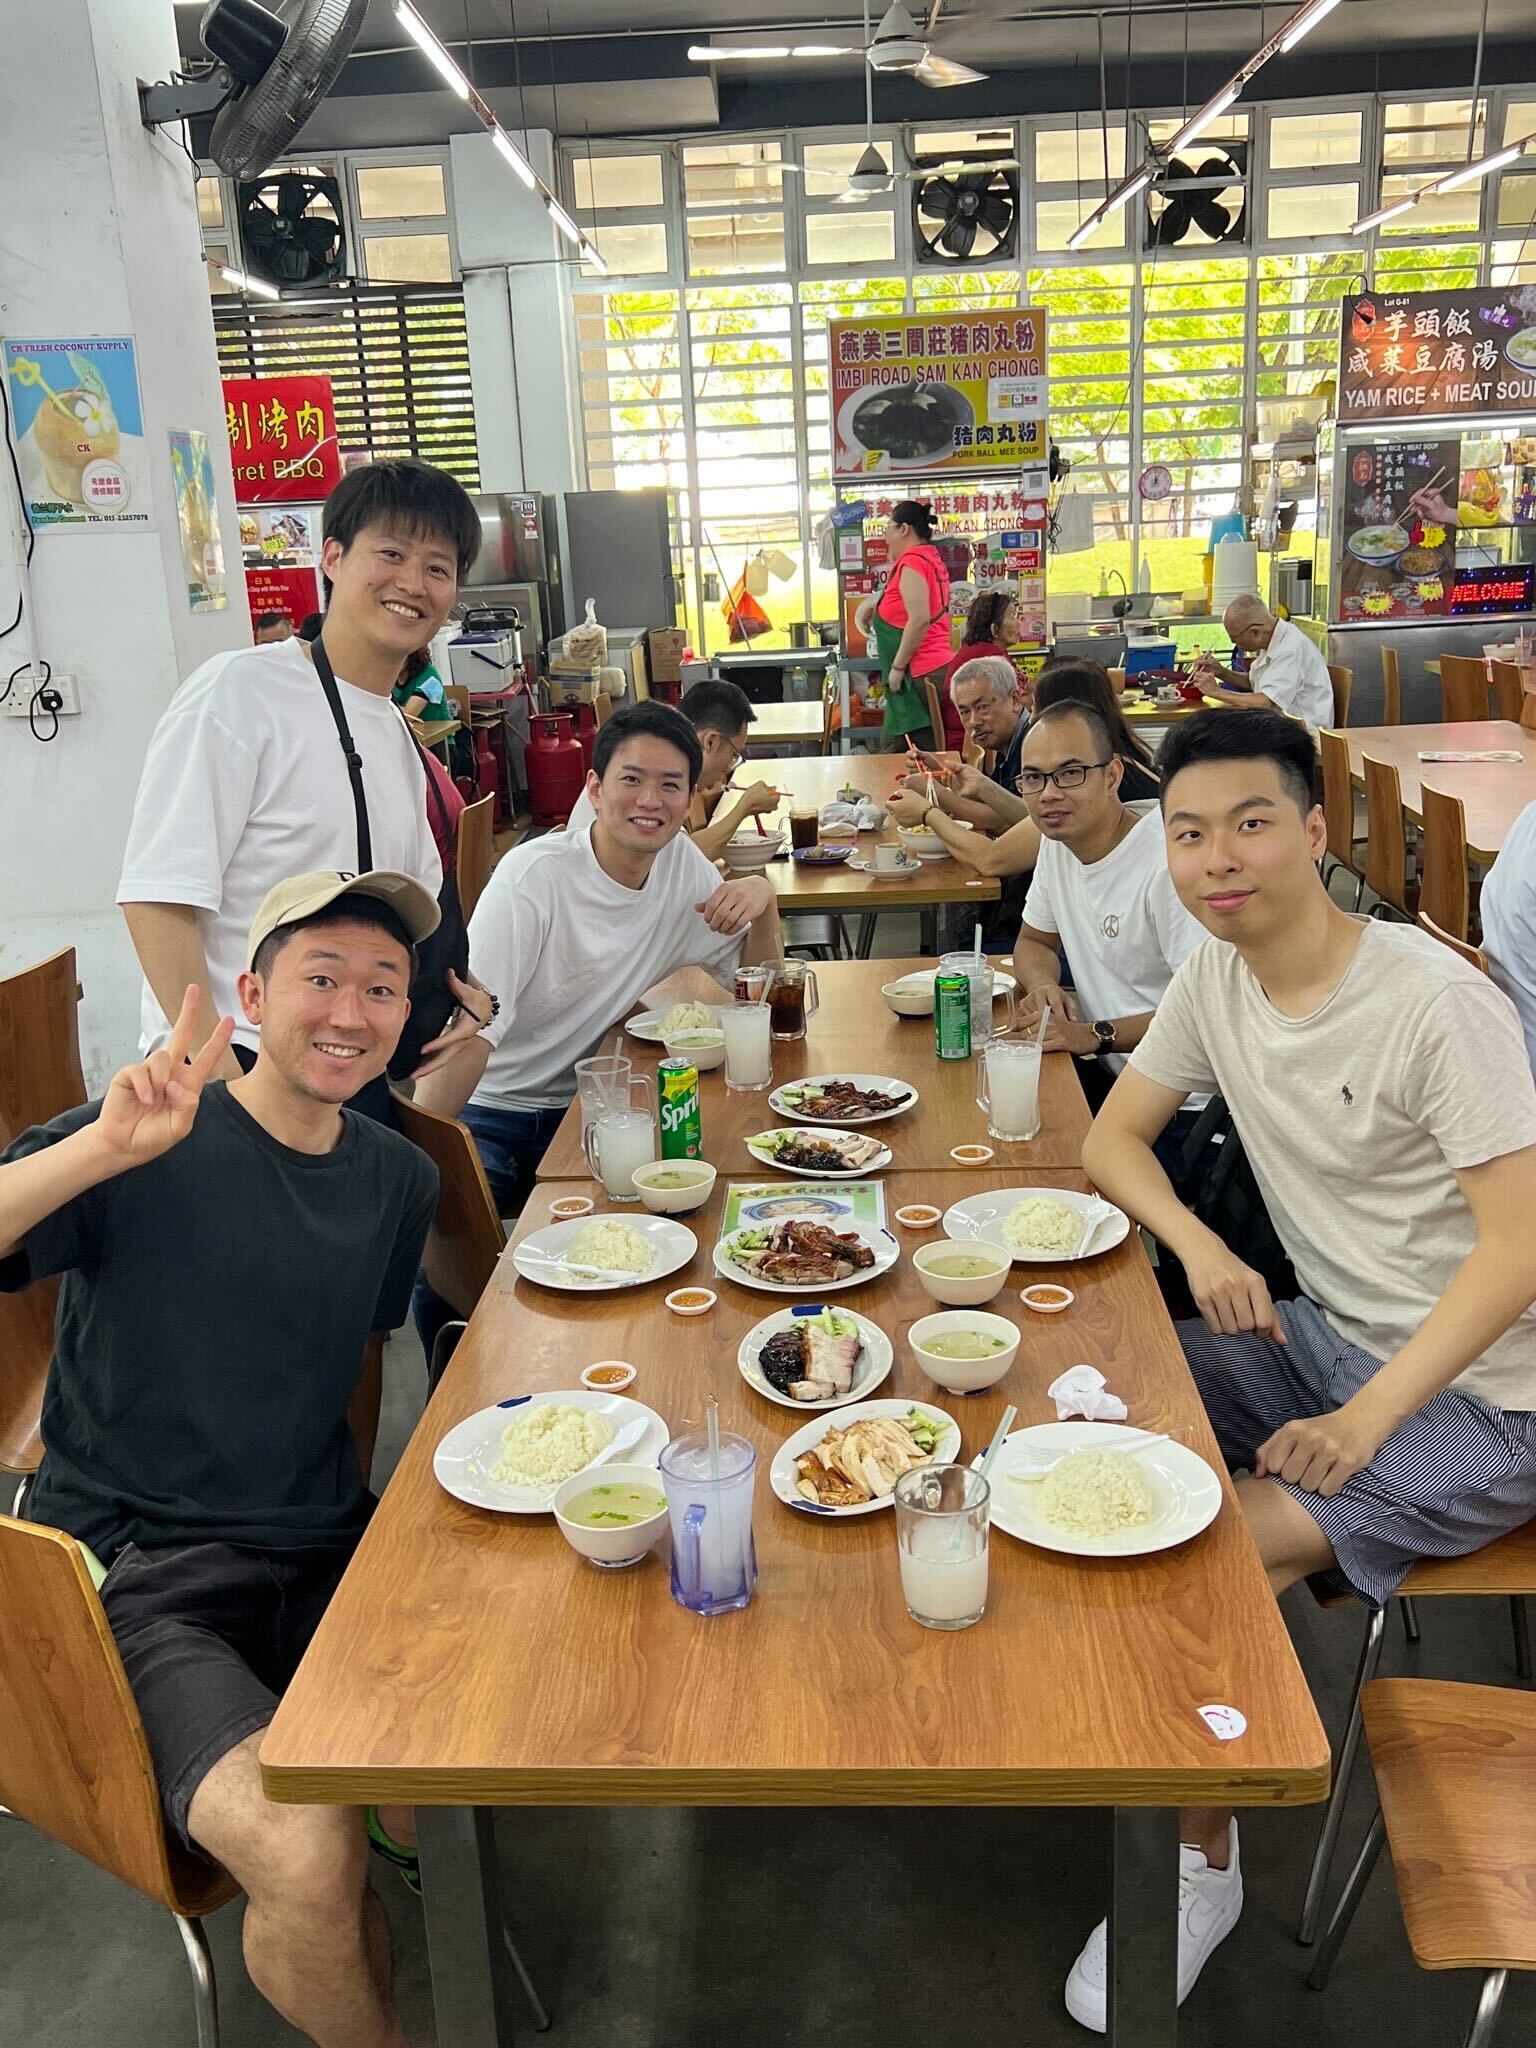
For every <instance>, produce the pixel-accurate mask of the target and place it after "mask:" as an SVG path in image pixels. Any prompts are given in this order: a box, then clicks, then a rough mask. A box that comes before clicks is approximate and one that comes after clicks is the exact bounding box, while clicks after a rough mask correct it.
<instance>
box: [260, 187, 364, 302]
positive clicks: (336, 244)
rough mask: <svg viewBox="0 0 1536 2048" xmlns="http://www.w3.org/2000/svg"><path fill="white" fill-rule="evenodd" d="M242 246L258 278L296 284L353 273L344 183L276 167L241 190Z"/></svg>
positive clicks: (320, 282)
mask: <svg viewBox="0 0 1536 2048" xmlns="http://www.w3.org/2000/svg"><path fill="white" fill-rule="evenodd" d="M239 211H240V246H241V247H242V249H244V251H245V267H246V269H247V270H248V271H249V272H250V273H251V274H252V276H254V277H263V278H266V279H267V281H268V282H269V283H271V284H275V285H278V286H280V287H288V288H292V287H295V286H299V285H305V286H311V287H313V286H318V285H326V284H335V283H336V282H337V281H338V280H339V279H341V278H344V277H345V276H346V274H347V238H346V234H345V232H344V230H343V228H342V225H341V186H340V184H339V182H338V181H337V180H336V179H335V178H326V177H316V176H313V175H312V174H311V173H309V172H307V171H275V172H273V174H272V176H271V177H269V178H258V179H256V180H255V181H254V182H253V183H251V184H243V185H241V187H240V191H239Z"/></svg>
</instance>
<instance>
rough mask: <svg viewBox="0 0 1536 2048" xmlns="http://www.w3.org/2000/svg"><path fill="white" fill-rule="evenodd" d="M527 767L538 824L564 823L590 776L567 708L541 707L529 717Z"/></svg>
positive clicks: (534, 816)
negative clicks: (541, 708)
mask: <svg viewBox="0 0 1536 2048" xmlns="http://www.w3.org/2000/svg"><path fill="white" fill-rule="evenodd" d="M529 725H530V728H531V730H530V734H529V739H528V751H527V755H526V758H525V763H524V765H525V767H526V769H527V771H528V801H529V807H530V809H531V810H532V812H533V822H534V824H535V825H563V824H564V823H565V821H566V819H567V818H568V817H569V816H570V814H571V806H572V804H574V803H575V801H576V799H577V797H578V796H579V795H580V793H581V791H582V789H583V788H584V787H585V784H586V780H587V771H586V767H585V764H584V763H583V761H582V755H581V748H580V746H579V745H578V744H577V742H576V740H575V739H574V737H573V736H572V733H571V718H570V713H569V712H567V711H539V712H535V713H534V714H533V716H532V718H531V719H530V720H529Z"/></svg>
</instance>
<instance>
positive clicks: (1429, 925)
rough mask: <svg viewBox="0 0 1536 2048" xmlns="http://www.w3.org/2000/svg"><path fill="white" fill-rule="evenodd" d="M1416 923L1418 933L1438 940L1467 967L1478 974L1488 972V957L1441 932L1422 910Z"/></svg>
mask: <svg viewBox="0 0 1536 2048" xmlns="http://www.w3.org/2000/svg"><path fill="white" fill-rule="evenodd" d="M1418 921H1419V930H1420V931H1422V932H1428V933H1429V936H1430V937H1431V938H1432V939H1438V940H1439V941H1440V943H1441V945H1442V946H1449V947H1450V949H1451V951H1452V952H1453V953H1459V954H1460V955H1461V957H1462V959H1463V960H1465V961H1466V963H1467V965H1468V966H1469V967H1475V968H1476V969H1477V971H1478V973H1479V974H1486V973H1487V972H1488V955H1487V954H1486V953H1484V952H1482V951H1480V950H1479V948H1478V947H1476V946H1469V945H1468V944H1467V943H1466V941H1465V940H1463V939H1457V938H1453V937H1452V936H1451V934H1450V933H1449V932H1446V931H1442V930H1441V929H1440V927H1439V925H1437V924H1436V923H1435V921H1434V919H1433V918H1432V917H1426V916H1425V914H1424V912H1423V911H1422V910H1421V911H1420V912H1419V920H1418Z"/></svg>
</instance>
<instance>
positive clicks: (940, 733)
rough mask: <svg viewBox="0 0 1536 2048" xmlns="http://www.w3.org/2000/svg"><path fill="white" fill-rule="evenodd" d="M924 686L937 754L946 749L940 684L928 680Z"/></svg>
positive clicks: (934, 747) (934, 748)
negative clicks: (939, 690)
mask: <svg viewBox="0 0 1536 2048" xmlns="http://www.w3.org/2000/svg"><path fill="white" fill-rule="evenodd" d="M923 688H924V689H925V690H926V691H927V693H928V718H929V721H930V723H931V725H932V727H933V750H934V752H935V753H936V754H942V753H943V751H944V707H943V705H942V704H941V703H940V702H939V692H938V686H937V685H936V684H935V683H933V682H927V683H925V684H924V685H923Z"/></svg>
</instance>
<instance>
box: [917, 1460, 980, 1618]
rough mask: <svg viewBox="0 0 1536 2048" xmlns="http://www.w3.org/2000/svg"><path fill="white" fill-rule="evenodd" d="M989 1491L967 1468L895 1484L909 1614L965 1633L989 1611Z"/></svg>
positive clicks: (941, 1469) (927, 1468)
mask: <svg viewBox="0 0 1536 2048" xmlns="http://www.w3.org/2000/svg"><path fill="white" fill-rule="evenodd" d="M991 1506H992V1489H991V1487H990V1486H989V1485H988V1483H987V1481H986V1480H985V1479H983V1478H982V1477H981V1476H980V1474H979V1473H977V1472H973V1471H972V1470H971V1468H970V1466H969V1465H920V1466H919V1467H918V1468H917V1470H916V1471H915V1472H903V1473H902V1475H901V1477H900V1478H899V1479H898V1480H897V1482H896V1550H897V1555H898V1557H899V1559H900V1561H901V1590H902V1594H903V1597H904V1598H905V1600H906V1603H907V1612H908V1614H910V1615H911V1617H912V1619H913V1620H914V1621H916V1622H920V1623H921V1624H922V1626H923V1627H924V1628H945V1629H956V1628H969V1627H970V1626H971V1624H972V1622H975V1621H980V1619H981V1617H982V1615H983V1614H985V1613H986V1611H987V1531H988V1526H989V1523H990V1519H991Z"/></svg>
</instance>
